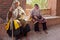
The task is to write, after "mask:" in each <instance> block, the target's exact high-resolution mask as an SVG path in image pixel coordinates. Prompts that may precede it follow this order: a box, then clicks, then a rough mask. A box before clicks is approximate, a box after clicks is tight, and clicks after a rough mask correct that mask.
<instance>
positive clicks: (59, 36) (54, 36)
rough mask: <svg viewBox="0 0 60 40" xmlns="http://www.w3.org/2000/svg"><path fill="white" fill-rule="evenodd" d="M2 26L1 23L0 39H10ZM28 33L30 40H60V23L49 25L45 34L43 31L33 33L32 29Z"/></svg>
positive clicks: (24, 39)
mask: <svg viewBox="0 0 60 40" xmlns="http://www.w3.org/2000/svg"><path fill="white" fill-rule="evenodd" d="M3 26H4V25H1V28H0V40H12V39H11V38H10V37H8V35H7V34H6V31H5V30H4V28H3ZM29 35H30V36H29V39H30V40H60V25H55V26H51V27H49V29H48V34H45V33H44V32H43V31H41V34H40V32H39V33H35V32H34V31H31V32H30V34H29ZM23 40H26V38H25V37H24V38H23Z"/></svg>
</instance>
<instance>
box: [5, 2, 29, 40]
mask: <svg viewBox="0 0 60 40" xmlns="http://www.w3.org/2000/svg"><path fill="white" fill-rule="evenodd" d="M13 4H14V6H13V5H12V7H11V8H10V9H9V15H10V16H9V15H8V23H7V25H6V27H5V28H6V30H7V33H8V35H9V36H10V37H12V31H13V37H15V38H16V40H18V39H19V38H20V37H22V36H27V37H28V32H29V31H30V27H29V24H27V23H26V21H25V20H24V19H23V18H24V16H26V14H25V12H24V10H23V9H22V8H21V7H20V6H19V5H20V3H19V1H14V2H13ZM27 40H28V38H27Z"/></svg>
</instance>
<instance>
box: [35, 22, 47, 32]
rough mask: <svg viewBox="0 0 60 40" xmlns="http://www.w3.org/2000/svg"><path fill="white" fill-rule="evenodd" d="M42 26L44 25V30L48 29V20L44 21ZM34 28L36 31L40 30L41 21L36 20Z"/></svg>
mask: <svg viewBox="0 0 60 40" xmlns="http://www.w3.org/2000/svg"><path fill="white" fill-rule="evenodd" d="M42 26H43V30H44V31H45V30H47V26H46V22H44V23H42ZM34 30H35V31H40V30H39V22H36V23H35V24H34Z"/></svg>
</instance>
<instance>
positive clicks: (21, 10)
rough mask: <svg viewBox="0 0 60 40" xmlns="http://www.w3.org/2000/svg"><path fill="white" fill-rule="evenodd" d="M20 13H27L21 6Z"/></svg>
mask: <svg viewBox="0 0 60 40" xmlns="http://www.w3.org/2000/svg"><path fill="white" fill-rule="evenodd" d="M20 13H21V14H22V15H26V13H25V11H24V10H23V9H22V8H21V7H20Z"/></svg>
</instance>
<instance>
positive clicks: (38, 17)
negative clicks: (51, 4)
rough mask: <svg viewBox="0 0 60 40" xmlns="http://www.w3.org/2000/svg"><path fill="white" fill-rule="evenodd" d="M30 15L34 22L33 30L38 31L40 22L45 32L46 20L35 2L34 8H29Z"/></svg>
mask: <svg viewBox="0 0 60 40" xmlns="http://www.w3.org/2000/svg"><path fill="white" fill-rule="evenodd" d="M31 17H32V19H33V21H34V23H35V24H34V29H35V31H40V30H39V23H42V26H43V30H44V32H45V33H47V31H46V30H47V26H46V20H45V19H44V18H43V17H42V16H41V14H40V9H39V6H38V4H35V5H34V8H33V9H32V10H31Z"/></svg>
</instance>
